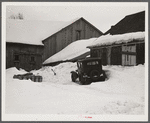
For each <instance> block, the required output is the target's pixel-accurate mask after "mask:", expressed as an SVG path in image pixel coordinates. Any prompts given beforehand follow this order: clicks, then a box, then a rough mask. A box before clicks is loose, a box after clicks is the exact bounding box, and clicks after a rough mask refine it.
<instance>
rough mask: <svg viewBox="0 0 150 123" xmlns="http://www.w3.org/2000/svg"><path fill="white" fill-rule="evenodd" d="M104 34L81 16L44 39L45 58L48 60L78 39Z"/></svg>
mask: <svg viewBox="0 0 150 123" xmlns="http://www.w3.org/2000/svg"><path fill="white" fill-rule="evenodd" d="M102 34H103V33H102V32H101V31H99V30H98V29H97V28H95V27H94V26H93V25H91V24H90V23H88V22H87V21H86V20H84V19H83V18H81V19H79V20H77V21H76V22H74V23H72V24H71V25H69V26H67V27H66V28H64V29H62V30H61V31H59V32H57V33H55V34H54V35H52V36H50V37H48V38H47V39H45V40H44V41H43V43H44V56H43V60H46V59H47V58H49V57H50V56H52V55H54V54H55V53H57V52H59V51H60V50H62V49H63V48H65V47H66V46H67V45H69V44H70V43H72V42H74V41H76V40H80V39H89V38H92V37H99V36H101V35H102Z"/></svg>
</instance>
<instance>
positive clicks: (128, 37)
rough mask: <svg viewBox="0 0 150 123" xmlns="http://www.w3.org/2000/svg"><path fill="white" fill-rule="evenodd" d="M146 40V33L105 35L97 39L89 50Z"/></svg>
mask: <svg viewBox="0 0 150 123" xmlns="http://www.w3.org/2000/svg"><path fill="white" fill-rule="evenodd" d="M144 38H145V32H134V33H126V34H119V35H110V34H108V35H103V36H100V37H99V38H97V39H96V40H95V41H94V42H93V43H92V44H91V45H89V46H88V48H92V47H97V46H104V45H112V44H121V43H128V42H132V41H133V40H137V41H141V40H144Z"/></svg>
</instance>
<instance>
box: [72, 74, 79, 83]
mask: <svg viewBox="0 0 150 123" xmlns="http://www.w3.org/2000/svg"><path fill="white" fill-rule="evenodd" d="M77 78H78V74H77V73H76V72H74V71H72V72H71V79H72V81H73V82H75V81H76V79H77Z"/></svg>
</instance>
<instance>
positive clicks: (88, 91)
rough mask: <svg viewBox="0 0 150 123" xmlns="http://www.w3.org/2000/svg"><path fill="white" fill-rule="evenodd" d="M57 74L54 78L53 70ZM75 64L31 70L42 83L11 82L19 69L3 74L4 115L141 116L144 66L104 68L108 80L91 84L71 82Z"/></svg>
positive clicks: (143, 107)
mask: <svg viewBox="0 0 150 123" xmlns="http://www.w3.org/2000/svg"><path fill="white" fill-rule="evenodd" d="M52 69H53V71H55V73H56V75H54V73H53V71H52ZM76 69H77V66H76V63H70V62H68V63H62V64H59V65H57V66H54V67H50V66H48V67H43V68H41V69H40V70H37V71H32V72H33V73H34V74H39V75H42V76H43V82H41V83H39V82H32V81H30V80H18V79H13V78H12V77H10V76H13V75H14V74H15V73H17V72H18V70H16V69H14V68H11V69H7V71H6V75H7V77H6V100H5V102H6V104H5V106H6V107H5V111H6V113H7V114H9V113H11V114H57V115H60V114H68V115H70V114H75V115H80V116H82V115H83V114H88V115H99V114H109V115H110V114H113V115H116V114H122V115H127V114H134V115H143V114H144V111H145V94H144V91H145V75H144V73H145V72H144V71H145V66H144V65H139V66H133V67H123V66H103V69H104V70H105V71H106V74H107V76H108V79H107V80H106V81H105V82H95V83H92V84H91V85H78V84H76V83H73V82H71V75H70V72H71V71H72V70H76Z"/></svg>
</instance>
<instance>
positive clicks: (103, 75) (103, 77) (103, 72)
mask: <svg viewBox="0 0 150 123" xmlns="http://www.w3.org/2000/svg"><path fill="white" fill-rule="evenodd" d="M106 78H107V76H106V74H105V71H102V76H100V81H105V79H106Z"/></svg>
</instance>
